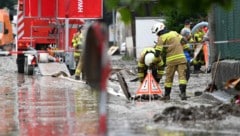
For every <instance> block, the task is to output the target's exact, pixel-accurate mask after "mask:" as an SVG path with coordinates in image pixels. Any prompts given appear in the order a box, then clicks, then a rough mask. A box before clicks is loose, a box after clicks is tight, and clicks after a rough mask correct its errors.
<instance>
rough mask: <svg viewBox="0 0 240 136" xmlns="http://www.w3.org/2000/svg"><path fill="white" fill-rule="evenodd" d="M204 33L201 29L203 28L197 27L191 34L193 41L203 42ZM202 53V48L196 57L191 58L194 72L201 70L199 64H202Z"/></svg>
mask: <svg viewBox="0 0 240 136" xmlns="http://www.w3.org/2000/svg"><path fill="white" fill-rule="evenodd" d="M204 35H205V32H204V31H203V28H201V27H200V28H199V29H198V30H197V32H196V33H195V34H194V35H193V36H194V41H195V42H196V43H200V44H202V43H203V42H204ZM204 64H205V62H204V54H203V50H202V49H201V51H200V52H199V53H198V55H197V57H196V58H195V59H194V60H193V67H194V73H200V72H201V70H200V69H201V66H202V65H204Z"/></svg>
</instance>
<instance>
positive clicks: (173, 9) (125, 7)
mask: <svg viewBox="0 0 240 136" xmlns="http://www.w3.org/2000/svg"><path fill="white" fill-rule="evenodd" d="M212 4H217V5H220V6H221V7H222V8H224V9H226V10H228V9H231V7H232V0H197V1H196V0H108V1H106V2H105V6H106V7H107V9H108V10H112V9H115V10H117V11H119V12H120V13H121V15H122V20H123V21H124V22H125V23H129V22H130V21H131V15H132V13H134V14H135V15H136V16H161V17H165V19H166V22H167V26H168V27H169V28H170V29H174V30H179V28H180V27H182V26H181V25H179V24H183V23H184V20H185V19H190V20H192V21H198V20H204V17H206V16H207V13H208V10H209V9H210V7H211V5H212Z"/></svg>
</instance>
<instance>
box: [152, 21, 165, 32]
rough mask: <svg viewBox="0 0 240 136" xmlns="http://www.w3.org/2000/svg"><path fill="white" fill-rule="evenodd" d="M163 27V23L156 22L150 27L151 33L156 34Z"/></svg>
mask: <svg viewBox="0 0 240 136" xmlns="http://www.w3.org/2000/svg"><path fill="white" fill-rule="evenodd" d="M164 29H165V25H164V23H162V22H159V23H156V24H154V25H153V27H152V33H154V34H157V33H158V32H160V31H162V30H164Z"/></svg>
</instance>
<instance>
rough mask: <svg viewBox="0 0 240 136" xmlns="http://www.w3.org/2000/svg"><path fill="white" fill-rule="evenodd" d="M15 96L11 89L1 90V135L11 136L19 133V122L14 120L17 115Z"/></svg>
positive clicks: (4, 88) (2, 88)
mask: <svg viewBox="0 0 240 136" xmlns="http://www.w3.org/2000/svg"><path fill="white" fill-rule="evenodd" d="M14 105H15V94H14V93H12V89H11V88H10V87H1V88H0V108H1V110H0V135H3V136H10V135H14V134H15V133H16V131H17V121H16V120H15V119H14V114H15V113H16V111H15V108H14Z"/></svg>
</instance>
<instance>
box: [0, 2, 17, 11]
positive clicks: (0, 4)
mask: <svg viewBox="0 0 240 136" xmlns="http://www.w3.org/2000/svg"><path fill="white" fill-rule="evenodd" d="M16 4H17V0H1V2H0V8H5V7H7V8H8V9H9V10H14V5H16Z"/></svg>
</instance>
